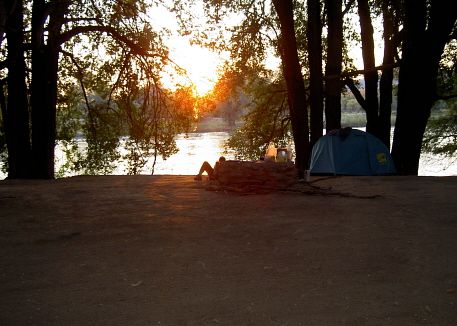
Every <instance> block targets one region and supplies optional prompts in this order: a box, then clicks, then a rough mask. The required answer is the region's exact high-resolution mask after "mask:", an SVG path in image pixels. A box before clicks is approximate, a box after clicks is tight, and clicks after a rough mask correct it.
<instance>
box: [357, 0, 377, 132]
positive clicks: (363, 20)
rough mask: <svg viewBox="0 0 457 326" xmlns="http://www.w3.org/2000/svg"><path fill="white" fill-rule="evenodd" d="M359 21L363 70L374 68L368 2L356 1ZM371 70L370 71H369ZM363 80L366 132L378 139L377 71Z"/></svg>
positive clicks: (371, 26)
mask: <svg viewBox="0 0 457 326" xmlns="http://www.w3.org/2000/svg"><path fill="white" fill-rule="evenodd" d="M357 2H358V12H359V19H360V36H361V38H362V58H363V68H364V70H370V69H371V68H374V67H375V66H376V64H375V55H374V39H373V24H372V22H371V17H370V7H369V5H368V0H358V1H357ZM371 70H372V69H371ZM364 79H365V101H364V103H365V105H364V110H365V112H366V116H367V132H369V133H370V134H372V135H374V136H376V137H378V138H379V128H378V109H379V105H378V71H377V70H373V71H370V72H366V73H365V74H364Z"/></svg>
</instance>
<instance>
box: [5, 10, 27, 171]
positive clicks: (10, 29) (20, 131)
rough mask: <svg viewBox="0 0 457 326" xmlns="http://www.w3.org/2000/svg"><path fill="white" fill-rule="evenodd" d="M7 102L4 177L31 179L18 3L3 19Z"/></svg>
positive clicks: (21, 28) (21, 29)
mask: <svg viewBox="0 0 457 326" xmlns="http://www.w3.org/2000/svg"><path fill="white" fill-rule="evenodd" d="M6 37H7V39H8V61H9V62H10V65H9V66H8V81H7V83H8V102H7V108H6V110H4V111H5V112H3V119H4V124H5V134H6V140H7V149H8V178H12V179H20V178H29V177H30V176H31V165H30V163H31V152H30V150H31V149H30V130H29V111H28V102H27V85H26V83H25V80H26V65H25V58H24V49H23V40H24V35H23V18H22V2H20V1H18V2H17V4H16V6H15V8H14V11H13V13H12V15H11V16H10V17H9V18H8V20H7V31H6ZM2 91H3V90H2Z"/></svg>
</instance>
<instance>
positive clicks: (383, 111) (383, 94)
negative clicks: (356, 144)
mask: <svg viewBox="0 0 457 326" xmlns="http://www.w3.org/2000/svg"><path fill="white" fill-rule="evenodd" d="M389 2H390V1H389V0H385V1H383V3H382V13H383V18H384V21H383V26H384V58H383V65H389V64H393V63H394V62H395V48H396V38H397V35H398V28H397V27H396V24H395V22H394V12H397V11H398V10H394V8H393V7H391V6H390V5H389ZM393 79H394V72H393V68H387V69H383V70H382V74H381V80H380V83H379V93H380V100H379V130H378V138H379V139H380V140H381V141H382V142H383V143H384V144H385V145H386V146H387V148H389V149H390V131H391V116H392V92H393V87H392V83H393Z"/></svg>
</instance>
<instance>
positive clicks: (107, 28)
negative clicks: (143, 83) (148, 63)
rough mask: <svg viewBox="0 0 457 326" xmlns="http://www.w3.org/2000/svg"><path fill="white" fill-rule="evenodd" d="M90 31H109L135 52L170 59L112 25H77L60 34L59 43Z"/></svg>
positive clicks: (108, 32)
mask: <svg viewBox="0 0 457 326" xmlns="http://www.w3.org/2000/svg"><path fill="white" fill-rule="evenodd" d="M88 32H104V33H107V34H109V35H111V36H112V37H113V38H115V39H116V40H118V41H120V42H122V43H124V44H125V45H127V46H128V47H129V48H130V49H131V50H132V51H133V52H134V53H135V54H138V55H142V56H146V57H160V58H163V59H168V58H166V57H164V56H163V55H160V54H157V53H150V52H149V50H148V49H145V48H143V47H142V46H140V45H138V44H136V43H135V42H133V41H131V40H130V39H128V38H127V37H125V36H124V35H121V34H120V33H119V32H118V31H117V30H116V29H115V28H113V27H110V26H78V27H75V28H73V29H71V30H69V31H68V32H65V33H62V34H61V35H60V39H59V43H60V44H63V43H65V42H67V41H69V40H70V39H71V38H72V37H74V36H76V35H78V34H83V33H88Z"/></svg>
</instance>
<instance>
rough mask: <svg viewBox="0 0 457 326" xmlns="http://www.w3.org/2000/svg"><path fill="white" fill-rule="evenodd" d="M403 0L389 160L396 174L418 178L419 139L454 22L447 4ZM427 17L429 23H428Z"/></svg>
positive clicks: (442, 0) (455, 13)
mask: <svg viewBox="0 0 457 326" xmlns="http://www.w3.org/2000/svg"><path fill="white" fill-rule="evenodd" d="M427 5H428V1H427V0H406V1H405V21H404V28H403V33H404V34H403V37H404V38H403V47H402V62H401V67H400V74H399V85H398V108H397V121H396V125H395V133H394V141H393V146H392V156H393V159H394V162H395V167H396V169H397V172H398V173H399V174H402V175H417V174H418V170H419V158H420V152H421V146H422V137H423V134H424V131H425V127H426V124H427V121H428V118H429V116H430V110H431V108H432V106H433V103H434V102H435V100H436V98H437V97H436V78H437V74H438V68H439V62H440V59H441V55H442V53H443V49H444V46H445V44H446V42H447V40H448V38H449V34H450V32H451V31H452V29H453V27H454V24H455V22H456V19H457V11H456V10H453V8H451V6H450V5H449V2H448V1H446V0H435V1H432V2H431V3H430V5H431V7H430V13H429V14H427ZM427 15H429V20H428V22H427Z"/></svg>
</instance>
